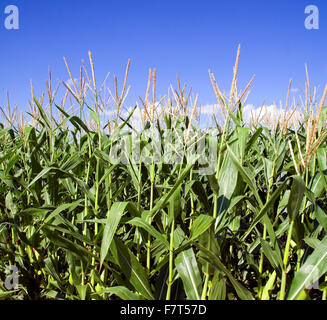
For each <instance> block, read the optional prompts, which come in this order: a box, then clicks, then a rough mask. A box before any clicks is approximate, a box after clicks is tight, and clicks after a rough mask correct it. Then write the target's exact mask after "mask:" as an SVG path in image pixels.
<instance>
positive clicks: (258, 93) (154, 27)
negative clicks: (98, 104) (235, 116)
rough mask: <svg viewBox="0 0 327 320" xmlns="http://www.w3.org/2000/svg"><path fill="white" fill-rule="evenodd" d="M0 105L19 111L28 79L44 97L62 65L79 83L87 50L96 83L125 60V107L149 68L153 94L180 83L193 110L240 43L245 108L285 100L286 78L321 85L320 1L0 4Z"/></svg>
mask: <svg viewBox="0 0 327 320" xmlns="http://www.w3.org/2000/svg"><path fill="white" fill-rule="evenodd" d="M9 4H13V5H17V6H18V8H19V10H20V12H19V13H20V29H19V30H11V31H8V30H6V29H5V28H4V19H5V14H4V8H5V7H6V6H7V5H9ZM310 4H314V5H317V6H318V8H319V12H320V17H319V18H320V29H319V30H306V29H305V28H304V20H305V17H306V15H305V13H304V8H305V6H307V5H310ZM0 41H1V46H0V48H1V50H0V105H4V104H5V92H6V90H9V93H10V96H11V101H12V104H18V106H19V107H20V109H23V110H24V109H25V110H26V108H27V100H28V99H30V90H29V79H33V82H34V86H35V88H36V89H37V90H36V91H37V92H41V90H44V82H45V80H46V79H47V69H48V66H49V65H50V66H51V68H52V71H53V79H61V80H66V79H68V74H67V72H66V69H65V65H64V62H63V57H64V56H65V57H66V58H67V60H68V62H69V64H70V66H71V69H72V71H73V73H74V76H76V77H78V72H79V66H80V61H81V59H84V60H85V61H87V52H88V50H91V51H92V53H93V57H94V60H95V68H96V73H97V78H98V81H99V82H100V81H102V80H103V79H104V77H105V75H106V74H107V72H108V71H110V72H111V76H110V77H109V82H108V83H109V85H110V86H111V88H113V75H117V76H118V80H122V77H123V74H124V71H125V66H126V62H127V60H128V58H131V69H130V77H129V84H130V85H131V99H133V100H134V99H136V98H137V96H139V95H140V96H142V97H144V94H145V88H146V82H147V74H148V69H149V68H153V67H155V68H156V69H157V85H158V86H157V92H158V94H161V95H164V94H166V93H167V90H168V87H169V85H170V83H172V84H173V85H176V73H178V74H179V76H180V79H181V81H182V82H183V83H184V82H186V83H187V84H188V86H192V87H193V92H194V93H199V95H200V102H201V103H202V104H210V103H215V102H216V100H215V96H214V93H213V90H212V88H211V85H210V81H209V77H208V69H209V68H210V69H211V70H212V71H213V72H214V74H215V77H216V79H217V82H218V84H219V85H220V87H221V88H222V89H224V90H229V88H230V83H231V78H232V68H233V65H234V61H235V55H236V49H237V45H238V44H239V43H240V44H241V56H240V65H239V87H240V88H243V87H244V86H245V84H246V83H247V81H248V80H249V79H250V78H251V76H252V75H253V74H256V79H255V82H254V86H253V89H252V92H251V95H250V96H249V99H248V103H252V104H254V105H256V106H259V105H261V103H262V102H263V100H265V101H266V103H267V104H270V103H273V102H274V101H276V102H278V101H279V99H282V100H283V101H284V100H285V96H286V93H287V88H288V82H289V79H290V78H292V79H293V81H294V85H295V87H296V84H297V83H298V82H299V83H301V85H303V84H304V81H305V69H304V64H305V63H307V64H308V68H309V72H310V77H311V81H312V85H314V84H316V85H321V86H324V85H325V82H326V79H327V77H326V76H327V59H326V58H327V1H325V0H321V1H315V0H307V1H304V0H289V1H280V0H274V1H267V0H265V1H263V0H261V1H257V0H248V1H244V0H243V1H232V0H230V1H227V0H224V1H222V0H220V1H219V0H215V1H207V0H201V1H190V0H188V1H185V0H178V1H177V0H174V1H170V0H165V1H161V0H156V1H154V0H152V1H145V0H140V1H135V0H134V1H121V0H120V1H110V0H106V1H105V0H93V1H86V0H78V1H76V0H56V1H52V0H46V1H44V0H42V1H41V0H1V2H0Z"/></svg>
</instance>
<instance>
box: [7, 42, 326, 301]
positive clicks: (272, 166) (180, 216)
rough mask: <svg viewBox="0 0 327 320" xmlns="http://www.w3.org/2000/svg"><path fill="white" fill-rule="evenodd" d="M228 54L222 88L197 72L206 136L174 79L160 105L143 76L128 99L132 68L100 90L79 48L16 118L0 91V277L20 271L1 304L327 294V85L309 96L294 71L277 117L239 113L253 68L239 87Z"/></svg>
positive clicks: (194, 99) (152, 77) (194, 101)
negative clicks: (209, 99) (62, 74)
mask: <svg viewBox="0 0 327 320" xmlns="http://www.w3.org/2000/svg"><path fill="white" fill-rule="evenodd" d="M239 57H240V48H238V51H237V55H236V63H235V66H234V70H233V78H232V85H231V90H230V93H229V95H228V96H226V95H224V94H223V93H222V92H221V91H220V89H219V86H218V84H217V82H216V79H215V77H214V75H213V73H212V72H211V71H209V77H210V80H211V83H212V86H213V90H214V92H215V94H216V97H217V102H218V105H217V113H216V114H215V115H214V117H213V121H212V123H211V128H210V129H204V127H203V124H202V123H201V122H200V119H199V115H200V106H199V105H198V96H197V95H196V96H191V90H188V89H186V85H185V86H184V87H182V86H181V83H180V80H179V78H178V77H177V89H176V90H175V89H174V88H173V87H171V90H170V94H169V95H168V96H165V97H162V98H161V99H160V100H159V102H158V100H157V99H156V96H157V92H156V79H157V73H156V70H155V69H151V70H150V71H149V77H148V82H147V88H146V93H145V98H144V99H143V98H141V97H140V103H141V104H136V105H135V106H133V108H129V107H130V106H127V105H126V97H127V94H128V91H129V87H128V74H129V69H130V61H128V63H127V67H126V70H125V77H124V80H123V82H122V87H121V91H120V92H119V90H118V80H117V77H115V76H114V77H113V85H114V87H113V90H112V91H111V90H110V89H109V88H108V87H107V81H108V80H110V77H109V74H108V76H107V77H106V78H105V80H104V81H103V83H102V85H101V86H100V85H99V83H98V82H97V80H96V75H95V65H94V61H93V58H92V55H91V53H89V67H88V66H86V65H85V63H84V62H83V63H82V67H81V68H80V72H79V79H77V78H76V77H74V75H73V73H72V72H71V70H70V68H69V66H68V63H67V61H66V59H65V60H64V62H65V64H66V67H67V71H68V74H69V77H70V81H69V82H64V83H62V85H58V86H57V87H56V89H55V90H53V81H52V79H51V71H50V68H49V76H48V80H47V82H46V95H44V94H43V95H41V97H36V96H35V94H34V88H33V84H32V82H31V94H32V99H31V101H30V103H29V104H30V111H29V112H27V113H26V114H19V113H18V111H17V107H15V108H12V105H11V102H10V100H9V94H7V97H6V105H1V106H0V107H1V109H0V110H1V113H2V123H1V125H0V280H1V281H3V279H5V278H6V276H7V271H6V268H7V267H8V266H9V265H15V266H16V267H17V268H18V270H19V275H20V277H19V285H18V288H12V289H8V288H6V287H5V283H4V281H3V282H1V281H0V299H72V300H79V299H82V300H85V299H94V300H103V299H109V300H113V299H123V300H136V299H142V300H144V299H148V300H153V299H162V300H164V299H167V300H176V299H198V300H200V299H203V300H206V299H210V300H239V299H243V300H252V299H262V300H270V299H271V300H277V299H280V300H283V299H291V300H294V299H313V300H320V299H323V300H326V295H327V286H326V271H327V262H326V261H327V257H326V252H327V250H326V241H327V240H326V232H327V215H326V212H327V201H326V192H327V145H326V138H327V133H326V113H327V107H325V106H324V105H325V98H326V95H327V87H325V89H324V91H323V92H322V95H321V98H320V99H318V98H317V97H318V92H317V91H315V92H314V94H312V93H311V88H310V82H309V77H308V71H307V68H306V74H307V81H306V91H305V97H304V98H305V99H304V103H303V105H302V106H300V105H294V104H293V105H292V106H291V105H290V103H289V92H290V90H291V85H292V82H291V81H290V84H289V88H288V93H287V97H286V103H285V106H284V109H283V113H281V115H280V116H279V118H278V119H276V118H272V116H271V115H270V114H268V113H267V112H266V111H265V109H264V108H261V111H260V112H261V113H259V114H258V113H256V114H253V115H252V116H251V117H250V119H245V114H244V105H245V103H246V99H247V95H248V93H249V88H250V87H251V85H252V82H253V79H254V77H253V78H252V79H251V80H250V81H249V83H248V84H247V86H246V87H245V89H244V90H243V91H239V90H238V88H237V72H238V66H239ZM62 89H63V90H64V91H63V97H61V98H59V97H58V95H59V93H60V92H61V90H62ZM151 89H152V90H151ZM151 94H152V99H151ZM45 97H47V99H46V98H45ZM316 101H318V102H316ZM219 114H220V115H221V118H218V115H219ZM295 115H296V117H295ZM105 116H107V117H105ZM135 118H139V119H140V122H139V123H138V126H135ZM206 160H207V161H206ZM211 168H213V171H212V170H209V169H211Z"/></svg>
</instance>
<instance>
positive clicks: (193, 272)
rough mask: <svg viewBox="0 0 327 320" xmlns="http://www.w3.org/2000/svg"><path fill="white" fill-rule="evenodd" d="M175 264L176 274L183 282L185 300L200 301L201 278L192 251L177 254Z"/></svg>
mask: <svg viewBox="0 0 327 320" xmlns="http://www.w3.org/2000/svg"><path fill="white" fill-rule="evenodd" d="M175 264H176V268H177V272H178V274H179V276H180V277H181V279H182V281H183V284H184V290H185V293H186V296H187V299H189V300H200V297H201V290H202V289H201V288H202V285H201V276H200V271H199V267H198V265H197V262H196V259H195V255H194V252H193V250H192V249H188V250H185V251H183V252H181V253H180V254H178V255H177V257H176V259H175Z"/></svg>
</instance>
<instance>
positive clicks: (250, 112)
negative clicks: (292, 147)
mask: <svg viewBox="0 0 327 320" xmlns="http://www.w3.org/2000/svg"><path fill="white" fill-rule="evenodd" d="M243 118H244V121H245V122H247V123H249V122H252V121H254V122H257V123H261V124H265V123H266V124H267V123H270V124H272V123H275V122H277V121H278V120H280V121H283V120H284V118H285V119H286V120H288V121H289V122H290V123H294V122H298V121H300V120H301V119H302V114H301V112H299V111H298V110H295V111H294V109H289V110H287V112H286V114H285V110H284V109H281V108H277V106H276V105H275V104H272V105H269V106H267V105H265V106H262V107H259V108H255V107H254V106H253V105H251V104H248V105H246V106H245V107H244V109H243Z"/></svg>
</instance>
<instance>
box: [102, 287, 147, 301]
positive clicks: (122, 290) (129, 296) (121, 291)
mask: <svg viewBox="0 0 327 320" xmlns="http://www.w3.org/2000/svg"><path fill="white" fill-rule="evenodd" d="M96 293H97V294H102V293H109V294H114V295H116V296H117V297H119V298H121V299H122V300H141V297H140V296H139V295H138V294H136V293H134V292H132V291H131V290H129V289H128V288H126V287H123V286H116V287H110V288H105V289H102V290H99V291H97V292H96Z"/></svg>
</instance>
